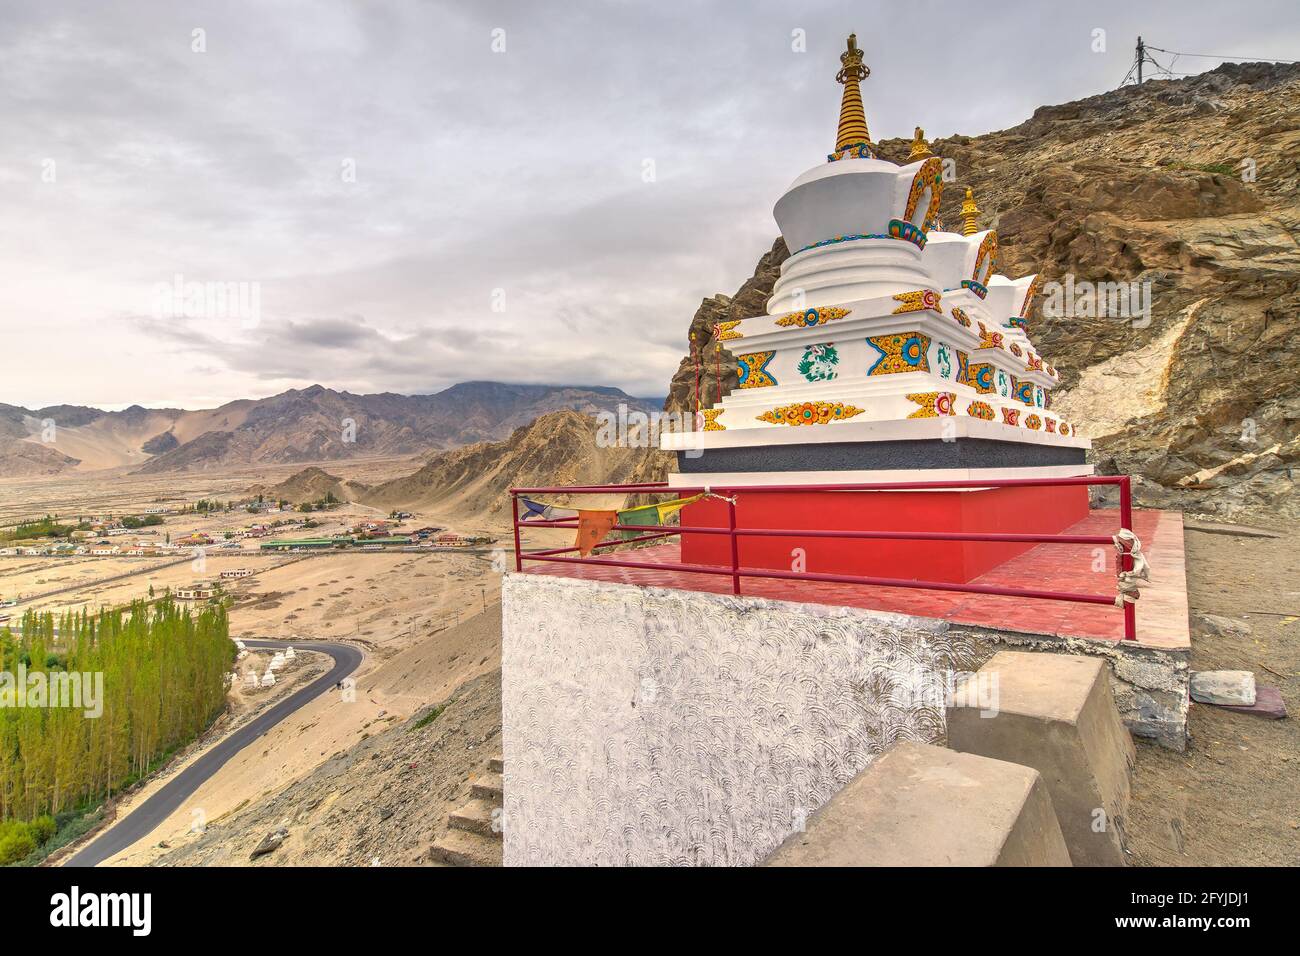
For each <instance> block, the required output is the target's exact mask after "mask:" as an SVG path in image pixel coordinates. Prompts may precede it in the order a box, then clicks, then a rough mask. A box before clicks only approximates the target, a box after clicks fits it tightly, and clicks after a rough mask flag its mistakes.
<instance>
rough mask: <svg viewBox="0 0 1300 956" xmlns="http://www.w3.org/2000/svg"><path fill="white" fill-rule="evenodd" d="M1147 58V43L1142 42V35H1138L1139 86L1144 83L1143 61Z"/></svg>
mask: <svg viewBox="0 0 1300 956" xmlns="http://www.w3.org/2000/svg"><path fill="white" fill-rule="evenodd" d="M1146 58H1147V48H1146V44H1144V43H1143V42H1142V38H1141V37H1138V50H1137V63H1138V86H1141V85H1142V61H1143V60H1145V59H1146Z"/></svg>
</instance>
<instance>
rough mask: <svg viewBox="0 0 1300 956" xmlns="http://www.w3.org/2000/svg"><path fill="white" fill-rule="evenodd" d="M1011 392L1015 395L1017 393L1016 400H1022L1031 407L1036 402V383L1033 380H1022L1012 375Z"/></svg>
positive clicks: (1023, 403)
mask: <svg viewBox="0 0 1300 956" xmlns="http://www.w3.org/2000/svg"><path fill="white" fill-rule="evenodd" d="M1011 392H1012V394H1013V395H1015V397H1016V401H1018V402H1020V403H1021V404H1022V405H1029V406H1030V407H1032V406H1033V404H1034V383H1033V382H1022V381H1020V379H1018V378H1016V377H1015V376H1014V375H1012V376H1011Z"/></svg>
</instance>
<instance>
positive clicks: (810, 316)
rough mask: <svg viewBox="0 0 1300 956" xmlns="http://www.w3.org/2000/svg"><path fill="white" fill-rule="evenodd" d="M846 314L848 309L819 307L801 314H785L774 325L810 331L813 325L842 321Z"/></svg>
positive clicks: (805, 310)
mask: <svg viewBox="0 0 1300 956" xmlns="http://www.w3.org/2000/svg"><path fill="white" fill-rule="evenodd" d="M848 314H849V310H848V309H840V308H835V307H834V306H821V307H820V308H816V309H804V310H803V311H802V312H787V313H786V314H785V315H782V316H779V317H778V318H777V319H776V324H777V325H779V326H781V327H782V328H790V327H791V326H795V327H798V328H804V329H810V328H812V327H813V326H814V325H825V324H826V323H827V322H833V321H835V320H836V319H842V318H844V317H845V316H846V315H848Z"/></svg>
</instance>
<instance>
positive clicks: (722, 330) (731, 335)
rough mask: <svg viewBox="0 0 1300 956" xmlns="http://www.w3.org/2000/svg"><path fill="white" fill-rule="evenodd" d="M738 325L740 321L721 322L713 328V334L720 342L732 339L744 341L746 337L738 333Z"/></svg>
mask: <svg viewBox="0 0 1300 956" xmlns="http://www.w3.org/2000/svg"><path fill="white" fill-rule="evenodd" d="M738 325H740V319H736V320H734V321H731V322H719V323H718V324H717V325H715V326H714V327H713V332H714V334H715V335H716V336H717V338H718V341H719V342H726V341H728V340H730V339H743V338H744V337H745V336H744V335H742V334H741V333H740V332H737V331H736V326H738Z"/></svg>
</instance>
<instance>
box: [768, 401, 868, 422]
mask: <svg viewBox="0 0 1300 956" xmlns="http://www.w3.org/2000/svg"><path fill="white" fill-rule="evenodd" d="M862 411H863V410H862V409H861V408H858V407H857V406H856V405H847V404H845V403H844V402H795V403H794V404H793V405H782V406H781V407H780V408H773V409H769V410H768V411H766V412H764V413H763V414H762V415H757V416H755V417H756V418H757V420H758V421H760V422H767V423H769V424H771V425H828V424H830V423H831V422H837V421H843V420H844V419H846V418H852V417H854V416H855V415H861V414H862Z"/></svg>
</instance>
